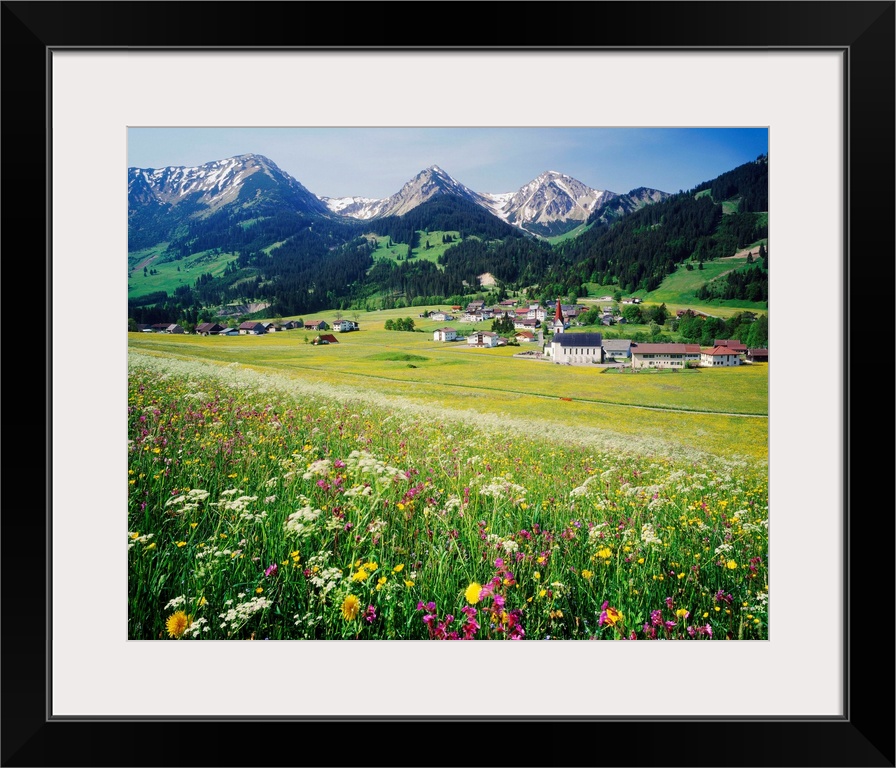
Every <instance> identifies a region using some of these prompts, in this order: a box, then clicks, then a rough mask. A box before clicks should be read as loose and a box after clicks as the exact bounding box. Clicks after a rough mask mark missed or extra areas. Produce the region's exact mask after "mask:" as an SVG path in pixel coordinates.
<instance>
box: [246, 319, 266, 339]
mask: <svg viewBox="0 0 896 768" xmlns="http://www.w3.org/2000/svg"><path fill="white" fill-rule="evenodd" d="M239 332H240V335H241V336H246V335H248V336H261V335H262V334H263V333H266V332H267V331H266V330H265V327H264V324H263V323H259V322H257V321H255V320H246V322H244V323H240V327H239Z"/></svg>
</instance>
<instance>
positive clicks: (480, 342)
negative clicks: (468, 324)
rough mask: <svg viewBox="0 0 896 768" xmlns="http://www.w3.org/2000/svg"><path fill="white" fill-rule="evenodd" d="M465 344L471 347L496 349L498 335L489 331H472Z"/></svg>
mask: <svg viewBox="0 0 896 768" xmlns="http://www.w3.org/2000/svg"><path fill="white" fill-rule="evenodd" d="M467 344H469V345H470V346H471V347H497V346H498V334H497V333H492V332H491V331H473V333H471V334H470V335H469V336H467Z"/></svg>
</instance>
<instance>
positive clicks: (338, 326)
mask: <svg viewBox="0 0 896 768" xmlns="http://www.w3.org/2000/svg"><path fill="white" fill-rule="evenodd" d="M333 330H334V331H339V332H340V333H345V332H348V331H357V330H358V324H357V323H356V322H355V321H354V320H336V321H334V322H333Z"/></svg>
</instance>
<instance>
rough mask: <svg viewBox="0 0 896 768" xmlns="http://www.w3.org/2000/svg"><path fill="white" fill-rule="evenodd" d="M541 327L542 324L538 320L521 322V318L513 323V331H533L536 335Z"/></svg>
mask: <svg viewBox="0 0 896 768" xmlns="http://www.w3.org/2000/svg"><path fill="white" fill-rule="evenodd" d="M540 327H541V323H540V322H538V320H529V319H524V320H520V319H519V318H517V319H516V320H514V321H513V329H514V330H516V331H532V332H533V333H534V332H535V331H537V330H538V329H539V328H540Z"/></svg>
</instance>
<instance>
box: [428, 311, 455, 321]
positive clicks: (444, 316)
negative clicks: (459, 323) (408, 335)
mask: <svg viewBox="0 0 896 768" xmlns="http://www.w3.org/2000/svg"><path fill="white" fill-rule="evenodd" d="M429 319H430V320H435V321H436V322H437V323H444V322H446V321H451V320H454V315H449V314H448V313H447V312H433V313H432V314H431V315H430V316H429Z"/></svg>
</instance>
